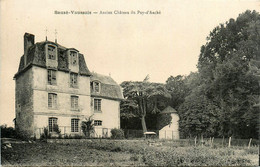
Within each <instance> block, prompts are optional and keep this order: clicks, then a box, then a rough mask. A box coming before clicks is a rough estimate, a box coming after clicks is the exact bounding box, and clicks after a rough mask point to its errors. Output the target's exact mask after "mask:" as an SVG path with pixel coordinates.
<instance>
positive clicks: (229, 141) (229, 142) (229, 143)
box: [228, 137, 231, 147]
mask: <svg viewBox="0 0 260 167" xmlns="http://www.w3.org/2000/svg"><path fill="white" fill-rule="evenodd" d="M230 146H231V137H229V140H228V147H230Z"/></svg>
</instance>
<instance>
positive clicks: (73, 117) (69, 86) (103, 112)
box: [14, 33, 123, 138]
mask: <svg viewBox="0 0 260 167" xmlns="http://www.w3.org/2000/svg"><path fill="white" fill-rule="evenodd" d="M24 48H25V49H24V55H23V56H22V57H21V60H20V65H19V69H18V72H17V73H16V74H15V76H14V79H15V82H16V90H15V91H16V100H15V103H16V105H15V106H16V123H15V128H16V129H17V131H18V132H19V133H21V134H22V133H23V134H26V135H28V136H30V137H33V136H35V137H36V138H39V137H40V135H41V134H42V133H43V129H44V128H48V130H49V132H51V133H52V134H55V133H56V132H55V130H54V126H56V125H58V127H59V130H60V131H61V134H62V135H65V134H67V135H76V134H77V135H83V133H82V131H81V128H80V125H81V121H82V120H85V118H88V117H90V116H93V118H94V120H95V121H94V123H95V134H94V135H95V137H109V136H110V130H111V129H112V128H120V100H122V98H123V96H122V91H121V88H120V86H119V85H118V84H117V83H116V82H115V81H114V80H113V79H112V78H111V77H109V76H104V75H100V74H96V73H94V74H92V73H90V71H89V69H88V68H87V65H86V63H85V59H84V56H83V55H82V54H80V53H79V51H78V50H76V49H74V48H65V47H63V46H61V45H59V44H57V43H53V42H51V41H44V42H39V43H36V44H34V35H32V34H28V33H26V34H25V35H24ZM93 84H95V86H93ZM94 89H95V90H96V91H93V90H94Z"/></svg>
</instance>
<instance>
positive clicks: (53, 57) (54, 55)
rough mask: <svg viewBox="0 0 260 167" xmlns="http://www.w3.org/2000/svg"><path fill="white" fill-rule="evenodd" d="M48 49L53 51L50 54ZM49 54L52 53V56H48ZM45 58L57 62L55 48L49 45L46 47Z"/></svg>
mask: <svg viewBox="0 0 260 167" xmlns="http://www.w3.org/2000/svg"><path fill="white" fill-rule="evenodd" d="M49 48H52V49H53V50H52V51H51V52H50V50H49ZM49 53H53V55H50V54H49ZM50 56H51V57H50ZM47 58H48V60H57V47H56V46H54V45H50V44H48V45H47Z"/></svg>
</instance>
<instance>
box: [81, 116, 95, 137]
mask: <svg viewBox="0 0 260 167" xmlns="http://www.w3.org/2000/svg"><path fill="white" fill-rule="evenodd" d="M81 129H82V131H83V133H84V135H85V136H86V137H88V138H89V137H90V136H91V134H93V133H94V119H93V118H92V116H90V117H88V118H85V120H84V121H82V122H81Z"/></svg>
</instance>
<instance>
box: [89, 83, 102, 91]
mask: <svg viewBox="0 0 260 167" xmlns="http://www.w3.org/2000/svg"><path fill="white" fill-rule="evenodd" d="M96 86H97V87H98V91H97V90H96V88H97V87H96ZM91 91H92V92H93V93H100V92H101V83H100V82H99V81H92V82H91Z"/></svg>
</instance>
